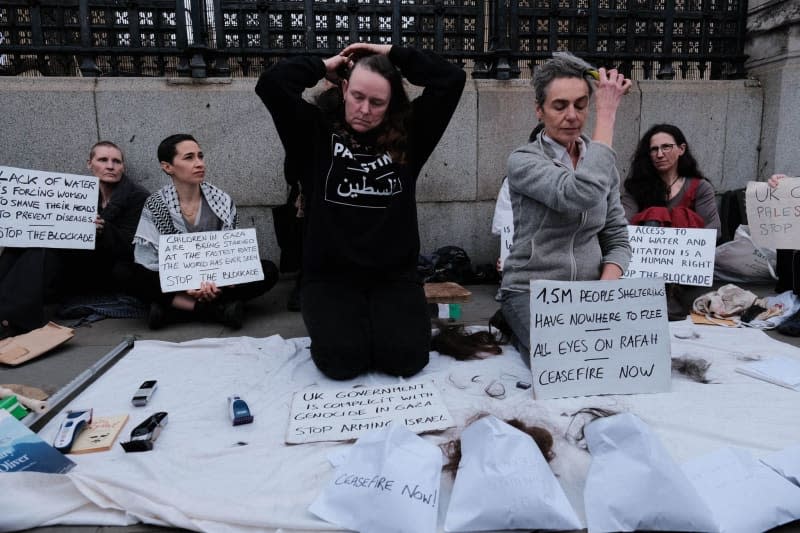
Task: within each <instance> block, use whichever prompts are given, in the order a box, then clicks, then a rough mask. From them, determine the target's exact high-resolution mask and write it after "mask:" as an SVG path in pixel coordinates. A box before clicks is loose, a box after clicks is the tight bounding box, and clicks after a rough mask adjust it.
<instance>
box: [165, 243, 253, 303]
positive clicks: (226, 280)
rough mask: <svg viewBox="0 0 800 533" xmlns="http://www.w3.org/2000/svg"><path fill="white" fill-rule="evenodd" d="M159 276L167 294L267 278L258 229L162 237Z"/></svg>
mask: <svg viewBox="0 0 800 533" xmlns="http://www.w3.org/2000/svg"><path fill="white" fill-rule="evenodd" d="M158 277H159V280H160V281H161V290H162V291H164V292H176V291H185V290H191V289H197V288H199V287H200V283H201V282H203V281H210V282H213V283H215V284H216V285H217V287H225V286H228V285H237V284H240V283H249V282H251V281H258V280H262V279H264V270H263V269H262V268H261V261H260V259H259V254H258V241H257V240H256V230H255V228H243V229H233V230H222V231H198V232H194V233H176V234H171V235H161V236H160V237H159V245H158Z"/></svg>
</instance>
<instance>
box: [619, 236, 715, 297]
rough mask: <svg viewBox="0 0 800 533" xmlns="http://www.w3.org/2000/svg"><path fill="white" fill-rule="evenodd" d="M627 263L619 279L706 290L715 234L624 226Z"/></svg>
mask: <svg viewBox="0 0 800 533" xmlns="http://www.w3.org/2000/svg"><path fill="white" fill-rule="evenodd" d="M628 241H629V242H630V245H631V252H632V253H631V262H630V265H629V266H628V271H627V272H625V275H624V276H623V277H625V278H630V279H636V278H662V279H663V280H664V281H666V282H667V283H680V284H681V285H699V286H701V287H710V286H711V284H712V283H713V282H714V257H715V252H716V246H717V230H714V229H700V228H662V227H655V226H628Z"/></svg>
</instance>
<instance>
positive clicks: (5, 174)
mask: <svg viewBox="0 0 800 533" xmlns="http://www.w3.org/2000/svg"><path fill="white" fill-rule="evenodd" d="M98 194H99V186H98V179H97V178H96V177H94V176H78V175H75V174H61V173H58V172H45V171H42V170H27V169H24V168H14V167H4V166H0V246H11V247H23V248H27V247H32V248H77V249H84V250H93V249H94V242H95V237H96V232H97V230H96V228H95V225H94V219H95V217H96V216H97V196H98Z"/></svg>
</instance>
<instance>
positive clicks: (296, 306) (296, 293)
mask: <svg viewBox="0 0 800 533" xmlns="http://www.w3.org/2000/svg"><path fill="white" fill-rule="evenodd" d="M286 309H287V310H289V311H295V312H296V311H300V287H298V286H297V285H295V287H294V288H293V289H292V292H290V293H289V300H288V301H287V302H286Z"/></svg>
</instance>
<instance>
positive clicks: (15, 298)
mask: <svg viewBox="0 0 800 533" xmlns="http://www.w3.org/2000/svg"><path fill="white" fill-rule="evenodd" d="M61 265H62V260H61V257H60V254H59V250H53V249H49V248H6V249H5V250H3V253H2V255H0V320H7V321H8V323H9V324H10V325H11V326H13V327H14V328H17V329H19V330H24V331H30V330H32V329H36V328H39V327H41V326H43V325H44V323H45V319H44V305H45V303H46V302H48V301H50V300H52V299H53V298H54V296H55V293H56V289H57V285H58V280H59V279H60V276H59V271H60V269H61Z"/></svg>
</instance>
